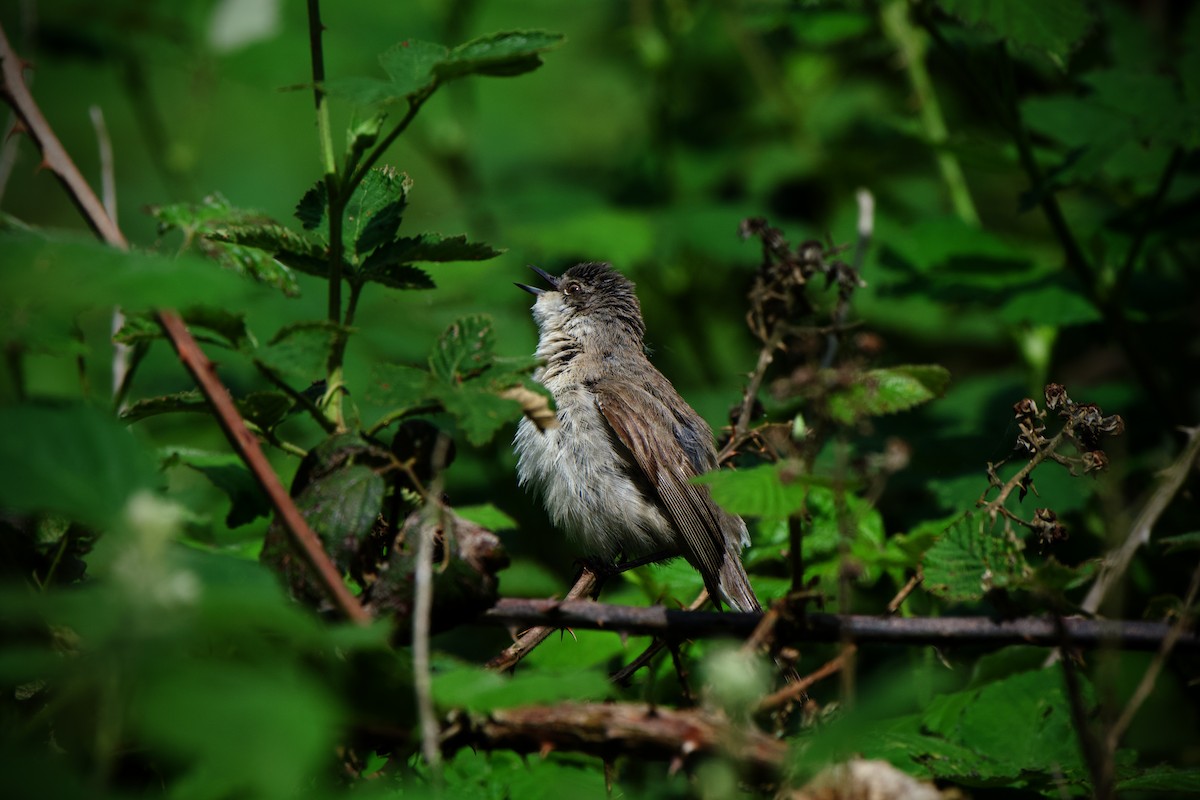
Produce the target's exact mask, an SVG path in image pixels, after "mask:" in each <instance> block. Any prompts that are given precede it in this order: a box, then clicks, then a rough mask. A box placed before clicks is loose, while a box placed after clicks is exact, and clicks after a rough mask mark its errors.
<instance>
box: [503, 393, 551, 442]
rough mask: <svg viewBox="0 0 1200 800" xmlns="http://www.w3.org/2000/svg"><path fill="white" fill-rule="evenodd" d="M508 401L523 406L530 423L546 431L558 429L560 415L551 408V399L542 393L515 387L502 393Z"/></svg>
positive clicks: (522, 409)
mask: <svg viewBox="0 0 1200 800" xmlns="http://www.w3.org/2000/svg"><path fill="white" fill-rule="evenodd" d="M500 396H501V397H503V398H505V399H507V400H516V401H517V402H518V403H520V404H521V411H523V412H524V413H525V416H527V417H529V421H530V422H532V423H533V424H534V425H536V426H537V427H538V430H540V431H544V430H547V429H549V428H557V427H558V415H557V414H556V413H555V412H554V409H552V408H551V407H550V398H548V397H546V395H544V394H541V393H540V392H535V391H533V390H532V389H530V388H528V387H525V386H513V387H511V388H509V389H505V390H504V391H503V392H500Z"/></svg>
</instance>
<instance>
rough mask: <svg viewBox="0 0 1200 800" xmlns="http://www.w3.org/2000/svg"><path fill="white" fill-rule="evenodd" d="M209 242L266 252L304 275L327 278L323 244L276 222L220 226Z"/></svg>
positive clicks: (325, 255) (326, 263)
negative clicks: (241, 246)
mask: <svg viewBox="0 0 1200 800" xmlns="http://www.w3.org/2000/svg"><path fill="white" fill-rule="evenodd" d="M211 238H212V239H213V240H214V241H217V242H224V243H228V244H233V245H243V246H245V247H253V248H257V249H259V250H262V251H265V252H266V253H269V254H270V255H271V256H272V257H273V258H275V259H278V261H279V262H280V263H281V264H285V265H287V266H289V267H291V268H293V269H296V270H299V271H300V272H303V273H305V274H307V275H316V276H318V277H325V276H326V275H328V274H329V248H328V247H327V246H326V245H325V243H324V242H323V241H321V240H319V239H318V238H317V237H316V236H314V235H311V234H309V235H304V234H300V233H296V232H295V231H293V230H291V229H290V228H285V227H284V226H283V225H280V224H279V223H277V222H266V223H262V224H257V225H238V224H225V225H219V226H217V227H215V228H213V230H212V233H211Z"/></svg>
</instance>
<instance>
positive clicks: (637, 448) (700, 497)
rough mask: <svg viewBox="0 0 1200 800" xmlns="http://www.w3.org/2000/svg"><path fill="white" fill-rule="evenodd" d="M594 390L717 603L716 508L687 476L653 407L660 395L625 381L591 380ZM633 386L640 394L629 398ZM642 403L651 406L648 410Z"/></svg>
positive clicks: (720, 554) (683, 458) (683, 455)
mask: <svg viewBox="0 0 1200 800" xmlns="http://www.w3.org/2000/svg"><path fill="white" fill-rule="evenodd" d="M594 391H595V392H596V397H597V401H598V404H599V407H600V412H601V413H602V414H603V415H604V418H605V419H606V420H607V421H608V424H609V425H610V426H611V427H612V429H613V432H615V433H616V435H617V438H619V439H620V440H621V442H622V444H624V445H625V447H626V448H628V450H629V452H630V453H631V454H632V455H633V459H634V461H635V462H636V463H637V466H638V467H639V468H640V469H641V470H642V472H643V473H644V474H645V476H646V478H647V479H648V481H649V483H650V485H651V486H653V487H654V489H655V491H656V492H657V494H658V500H659V502H660V504H661V505H662V507H663V510H664V511H666V513H667V516H668V517H669V518H670V520H671V522H672V523H673V524H674V526H675V529H676V530H677V531H678V532H679V533H680V534H681V539H682V542H681V544H682V545H683V547H684V549H685V555H686V556H687V558H688V561H689V562H691V563H692V564H693V565H694V566H695V567H696V568H697V569H698V570H699V571H700V575H701V576H702V577H703V578H704V585H705V586H706V587H707V588H708V593H709V595H710V596H711V597H712V598H713V601H714V602H716V603H717V604H718V605H719V604H720V598H721V594H720V592H719V590H718V574H719V571H720V568H721V564H722V562H723V561H724V559H725V558H726V548H725V543H724V540H723V538H722V534H721V527H722V526H721V517H722V513H721V510H720V509H719V508H717V506H716V505H715V504H714V503H713V501H712V499H711V498H710V497H709V496H708V492H707V491H706V490H705V489H704V488H703V487H701V486H696V485H694V484H692V483H691V482H690V481H689V479H690V478H691V477H693V476H694V475H696V474H697V473H696V470H695V469H694V468H693V466H692V460H691V458H690V456H689V454H688V453H687V452H685V450H684V448H683V447H682V445H680V443H679V442H678V441H677V439H676V437H675V434H674V432H673V431H672V430H670V429H669V428H667V427H666V424H667V423H666V421H665V420H664V419H663V418H662V417H661V416H659V415H658V414H657V413H656V412H657V409H659V408H661V401H659V400H657V399H656V398H654V397H653V396H652V395H651V394H650V393H649V392H641V391H640V390H638V389H635V388H631V387H630V386H629V385H628V384H624V385H612V386H603V385H597V386H596V387H595V388H594ZM633 392H638V393H639V394H643V395H644V396H643V397H639V398H638V402H637V403H634V402H632V400H633V398H632V397H631V394H632V393H633ZM639 409H640V410H639ZM645 409H655V411H652V412H650V413H649V414H648V413H647V412H646V410H645Z"/></svg>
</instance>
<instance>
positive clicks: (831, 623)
mask: <svg viewBox="0 0 1200 800" xmlns="http://www.w3.org/2000/svg"><path fill="white" fill-rule="evenodd" d="M760 618H761V615H760V614H756V613H741V612H730V611H726V612H718V611H675V610H671V609H667V608H663V607H661V606H649V607H641V606H618V605H608V604H604V603H596V602H592V601H589V600H520V599H516V598H504V599H501V600H500V601H499V602H498V603H496V605H495V606H494V607H493V608H492V609H491V610H489V611H487V612H485V613H484V614H483V616H482V617H481V618H480V620H481V621H482V622H486V623H491V624H497V625H506V626H509V627H514V626H526V625H548V626H550V627H552V628H580V629H590V630H609V631H613V632H614V633H626V634H633V635H649V636H664V637H667V638H670V639H675V640H681V639H691V638H699V637H715V636H727V637H733V638H743V639H744V638H745V637H747V636H750V635H751V634H752V632H753V631H754V628H755V626H756V625H757V624H758V621H759V619H760ZM1063 624H1064V625H1065V627H1066V631H1067V636H1068V638H1069V640H1070V642H1071V644H1072V645H1074V646H1076V647H1084V648H1095V647H1116V648H1121V649H1124V650H1156V649H1158V647H1159V645H1160V644H1161V643H1162V641H1163V639H1165V638H1166V636H1167V635H1168V633H1169V632H1170V630H1171V626H1170V625H1167V624H1165V623H1159V622H1142V621H1123V622H1118V621H1110V620H1094V619H1065V620H1063ZM777 634H778V635H779V639H780V641H796V642H840V641H853V642H857V643H859V644H863V643H867V642H873V643H891V644H908V645H922V644H936V645H939V646H954V645H977V644H983V645H993V646H1001V645H1010V644H1027V645H1034V646H1038V647H1055V646H1057V645H1059V644H1061V640H1060V636H1059V634H1058V633H1057V632H1056V630H1055V626H1054V621H1053V620H1051V619H1048V618H1045V617H1026V618H1021V619H1014V620H1005V621H1000V622H997V621H994V620H991V619H988V618H986V617H910V618H896V617H882V616H867V615H850V614H846V615H838V614H821V613H810V614H806V615H805V617H804V627H802V628H795V627H792V628H790V629H789V630H787V631H785V630H783V629H782V628H780V629H779V630H778V631H777ZM789 637H790V638H789ZM1175 649H1176V650H1179V651H1188V652H1198V651H1200V636H1197V635H1196V634H1195V633H1194V632H1188V633H1185V634H1183V635H1181V636H1180V637H1179V640H1178V641H1177V642H1176V645H1175Z"/></svg>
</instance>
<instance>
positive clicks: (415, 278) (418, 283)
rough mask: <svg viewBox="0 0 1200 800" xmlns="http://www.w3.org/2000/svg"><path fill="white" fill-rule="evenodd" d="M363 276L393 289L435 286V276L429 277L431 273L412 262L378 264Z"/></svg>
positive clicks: (430, 287) (429, 287) (431, 287)
mask: <svg viewBox="0 0 1200 800" xmlns="http://www.w3.org/2000/svg"><path fill="white" fill-rule="evenodd" d="M376 252H379V251H378V250H377V251H376ZM362 277H363V279H364V280H368V281H372V282H374V283H378V284H381V285H383V286H387V287H389V288H391V289H433V288H435V284H434V282H433V278H431V277H429V273H428V272H426V271H425V270H423V269H418V268H417V267H414V266H412V265H411V264H377V265H375V266H373V267H372V268H371V271H370V272H364V273H363V275H362Z"/></svg>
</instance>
